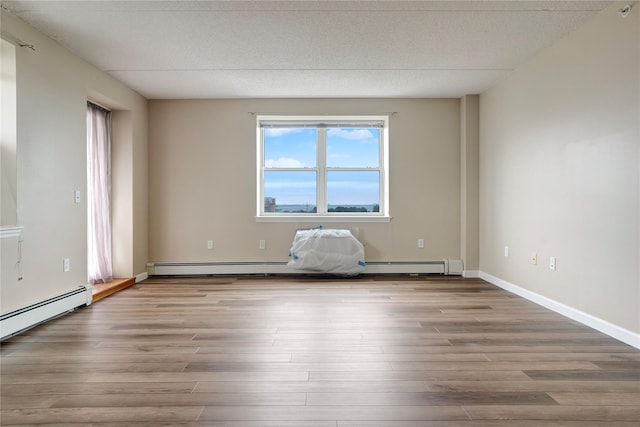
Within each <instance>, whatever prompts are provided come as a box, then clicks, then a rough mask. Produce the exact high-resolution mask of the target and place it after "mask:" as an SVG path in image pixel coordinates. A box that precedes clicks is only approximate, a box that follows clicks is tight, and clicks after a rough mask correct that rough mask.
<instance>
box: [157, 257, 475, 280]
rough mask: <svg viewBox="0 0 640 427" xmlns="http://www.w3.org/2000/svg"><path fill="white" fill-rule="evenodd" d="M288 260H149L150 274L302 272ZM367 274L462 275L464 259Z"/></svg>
mask: <svg viewBox="0 0 640 427" xmlns="http://www.w3.org/2000/svg"><path fill="white" fill-rule="evenodd" d="M286 265H287V263H286V262H216V263H175V262H157V263H149V264H147V273H148V274H149V276H190V275H225V274H226V275H244V274H264V275H270V274H299V273H297V272H295V270H291V269H290V268H287V266H286ZM363 274H446V275H458V276H459V275H462V261H461V260H455V259H444V260H441V261H373V262H367V268H366V270H365V271H364V273H363Z"/></svg>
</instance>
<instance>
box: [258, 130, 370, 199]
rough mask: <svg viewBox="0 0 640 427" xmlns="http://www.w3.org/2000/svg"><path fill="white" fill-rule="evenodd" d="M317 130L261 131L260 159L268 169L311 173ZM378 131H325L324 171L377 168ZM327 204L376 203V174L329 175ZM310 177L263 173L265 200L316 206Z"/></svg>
mask: <svg viewBox="0 0 640 427" xmlns="http://www.w3.org/2000/svg"><path fill="white" fill-rule="evenodd" d="M316 132H317V131H316V129H313V128H283V129H278V128H274V129H265V141H264V158H265V167H266V168H267V169H268V168H283V167H285V168H287V167H288V168H305V167H309V168H313V167H315V166H316V150H317V144H316ZM379 132H380V131H379V130H378V129H345V128H342V129H340V128H332V129H327V166H329V167H355V168H366V167H377V166H378V163H379V159H378V149H379V147H378V141H379ZM328 174H329V175H328V190H327V192H328V203H329V204H343V205H344V204H347V205H353V204H374V203H379V200H378V197H379V196H378V194H379V191H378V190H379V173H378V172H377V171H361V172H346V171H334V172H329V173H328ZM315 182H316V174H315V172H314V171H265V193H264V195H265V196H266V197H275V198H276V203H277V204H279V205H281V204H307V203H309V204H312V205H315V200H316V192H315V185H316V184H315Z"/></svg>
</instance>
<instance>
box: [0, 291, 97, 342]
mask: <svg viewBox="0 0 640 427" xmlns="http://www.w3.org/2000/svg"><path fill="white" fill-rule="evenodd" d="M89 304H91V287H90V286H81V287H79V288H78V289H75V290H73V291H70V292H67V293H64V294H61V295H58V296H56V297H53V298H49V299H47V300H44V301H41V302H38V303H36V304H32V305H30V306H27V307H23V308H20V309H18V310H14V311H11V312H9V313H5V314H3V315H1V316H0V340H4V339H7V338H10V337H12V336H14V335H17V334H19V333H20V332H23V331H26V330H27V329H31V328H33V327H34V326H37V325H39V324H41V323H44V322H46V321H47V320H50V319H52V318H55V317H59V316H61V315H63V314H65V313H67V312H69V311H73V310H75V309H77V308H79V307H82V306H86V305H89Z"/></svg>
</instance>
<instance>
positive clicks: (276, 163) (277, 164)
mask: <svg viewBox="0 0 640 427" xmlns="http://www.w3.org/2000/svg"><path fill="white" fill-rule="evenodd" d="M264 167H265V168H304V167H306V165H305V164H304V163H302V162H301V161H300V160H296V159H292V158H290V157H280V158H279V159H277V160H273V159H268V160H265V162H264Z"/></svg>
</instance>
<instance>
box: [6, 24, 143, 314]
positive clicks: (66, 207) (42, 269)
mask: <svg viewBox="0 0 640 427" xmlns="http://www.w3.org/2000/svg"><path fill="white" fill-rule="evenodd" d="M1 19H2V22H1V24H2V31H3V34H4V33H5V32H6V33H7V34H10V35H11V36H12V37H13V38H15V39H19V40H23V41H25V42H28V43H30V44H33V45H34V46H35V49H36V50H35V51H32V50H30V49H26V48H18V49H16V66H17V193H18V197H17V222H18V224H19V225H21V226H24V230H23V234H22V240H23V243H22V276H23V278H24V279H23V280H22V281H18V280H17V272H16V271H14V268H13V267H14V264H15V260H16V257H17V253H16V245H15V244H11V245H3V248H5V249H6V250H4V251H3V253H2V273H3V274H2V284H1V286H0V291H1V295H0V296H1V298H0V300H1V306H0V311H1V312H2V313H6V312H8V311H11V310H14V309H17V308H20V307H23V306H26V305H29V304H33V303H37V302H40V301H42V300H44V299H46V298H49V297H52V296H56V295H59V294H61V293H64V292H67V291H69V290H73V289H75V288H77V287H78V286H80V285H83V284H85V283H86V282H87V278H86V275H87V272H86V210H87V208H86V101H87V98H88V97H91V98H94V99H95V98H99V99H96V100H98V101H100V102H101V103H103V104H106V105H107V106H110V107H113V108H116V109H120V110H126V111H129V112H130V114H131V123H132V124H131V126H130V127H129V130H128V135H129V139H128V140H127V141H124V142H122V141H121V142H120V143H123V144H125V145H126V146H127V147H126V148H125V150H127V153H125V154H124V155H123V158H125V159H126V160H125V161H127V162H129V166H127V167H126V168H125V172H126V173H125V175H126V176H125V177H123V176H122V174H119V175H118V176H115V177H114V184H116V185H115V186H116V187H118V184H119V182H120V180H123V179H124V180H125V182H128V183H125V184H124V186H125V187H127V188H128V189H129V190H125V191H124V192H125V193H127V192H128V193H131V196H129V195H127V194H125V195H124V196H123V194H122V193H123V191H122V189H120V190H119V192H114V198H115V199H116V200H120V199H122V200H124V202H123V203H124V204H125V205H126V207H125V209H127V212H126V216H128V217H129V218H130V220H129V222H130V227H131V229H132V231H129V237H127V239H128V241H127V242H125V245H127V246H128V247H129V248H130V254H131V255H132V258H133V262H132V265H131V266H130V268H129V270H128V271H126V272H125V273H126V275H127V276H132V275H134V274H138V273H142V272H144V271H145V262H146V260H147V258H148V256H147V240H146V229H147V223H146V218H147V202H146V199H147V198H146V193H147V188H146V187H147V158H146V152H147V102H146V100H145V99H144V98H143V97H141V96H140V95H138V94H137V93H135V92H133V91H132V90H130V89H128V88H127V87H125V86H124V85H122V84H121V83H119V82H117V81H116V80H114V79H112V78H111V77H109V76H108V75H106V74H105V73H102V72H100V71H99V70H98V69H96V68H95V67H93V66H91V65H90V64H88V63H86V62H85V61H83V60H81V59H80V58H78V57H77V56H75V55H74V54H72V53H71V52H69V51H67V50H66V49H64V48H62V47H61V46H60V45H58V44H57V43H55V42H54V41H52V40H51V39H50V38H48V37H45V36H44V35H42V34H40V33H38V32H37V31H35V30H34V29H33V28H31V27H29V26H28V25H26V24H25V23H23V22H22V21H20V20H19V19H17V18H15V17H13V16H10V15H7V14H5V13H2V14H1ZM120 187H122V186H120ZM76 189H77V190H80V192H81V203H79V204H76V203H74V199H73V191H74V190H76ZM121 205H122V203H121ZM114 233H117V231H116V230H114ZM138 236H142V237H141V239H140V240H137V239H136V237H138ZM64 258H70V259H71V271H70V272H67V273H63V270H62V262H63V259H64ZM5 273H7V274H5Z"/></svg>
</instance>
